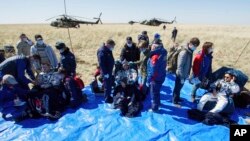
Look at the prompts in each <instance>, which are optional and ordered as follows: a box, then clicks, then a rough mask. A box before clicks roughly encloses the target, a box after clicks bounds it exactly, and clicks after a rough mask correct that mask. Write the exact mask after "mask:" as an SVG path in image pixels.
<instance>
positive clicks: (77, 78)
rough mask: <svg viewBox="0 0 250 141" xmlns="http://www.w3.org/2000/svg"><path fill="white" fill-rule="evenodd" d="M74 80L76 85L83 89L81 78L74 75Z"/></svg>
mask: <svg viewBox="0 0 250 141" xmlns="http://www.w3.org/2000/svg"><path fill="white" fill-rule="evenodd" d="M74 80H75V82H76V85H77V87H79V88H80V89H83V88H84V87H85V85H84V82H83V81H82V79H81V78H80V77H79V76H77V75H76V76H75V77H74Z"/></svg>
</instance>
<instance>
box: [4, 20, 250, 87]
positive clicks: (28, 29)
mask: <svg viewBox="0 0 250 141" xmlns="http://www.w3.org/2000/svg"><path fill="white" fill-rule="evenodd" d="M162 26H163V25H161V26H156V27H152V26H145V25H139V24H135V25H129V24H103V25H81V27H80V28H79V29H70V34H71V38H72V48H73V51H74V54H75V55H76V58H77V72H78V73H79V74H80V75H81V76H82V79H83V80H84V81H85V83H86V84H88V83H89V82H90V81H91V80H92V79H93V72H94V71H95V69H96V65H97V57H96V52H97V49H98V48H99V47H100V46H101V45H102V43H103V42H105V41H106V40H107V39H108V38H112V39H114V40H115V42H116V47H115V50H114V56H115V59H118V58H119V55H120V52H121V49H122V47H123V45H124V43H125V39H126V37H127V36H132V38H133V40H134V41H135V42H137V36H138V34H140V33H141V31H143V30H146V31H148V35H149V38H150V40H152V38H153V35H154V34H155V33H159V34H160V35H161V38H162V40H163V43H164V46H165V48H166V49H167V50H168V49H169V48H170V47H171V46H172V44H173V43H172V41H171V32H172V29H173V27H174V26H176V27H177V29H178V36H177V42H178V43H180V44H183V43H186V42H187V41H188V40H189V39H190V38H192V37H198V38H199V39H200V41H201V45H200V46H199V49H198V50H200V49H201V46H202V44H203V43H204V42H206V41H210V42H213V43H214V54H213V56H214V59H213V70H216V69H218V68H220V67H221V66H228V67H234V68H237V69H239V70H241V71H243V72H244V73H245V74H247V75H248V76H250V62H249V61H250V44H248V45H247V43H248V42H249V41H250V26H240V25H237V26H235V25H234V26H229V25H227V26H224V25H184V24H173V25H166V27H167V28H166V30H163V29H162ZM21 33H25V34H26V35H27V36H28V37H29V38H30V39H32V40H33V41H34V35H35V34H41V35H42V36H43V38H44V41H45V42H46V43H48V44H49V45H51V46H52V47H53V49H54V50H55V47H54V45H55V43H56V41H59V40H60V41H64V42H65V43H66V44H67V45H68V46H70V41H69V37H68V30H67V29H65V28H55V27H51V26H49V25H48V24H23V25H17V24H16V25H0V48H3V46H4V45H6V44H11V45H13V46H16V43H17V41H18V40H19V35H20V34H21ZM246 46H247V47H246ZM244 47H246V49H245V50H244V51H243V53H242V54H241V52H242V50H243V48H244ZM71 50H72V49H71ZM55 52H56V54H57V56H58V55H59V54H58V51H57V50H55ZM240 54H241V56H240V58H239V60H238V61H237V62H236V60H237V58H238V57H239V55H240ZM58 57H59V56H58ZM246 88H248V89H250V83H249V82H248V83H247V85H246Z"/></svg>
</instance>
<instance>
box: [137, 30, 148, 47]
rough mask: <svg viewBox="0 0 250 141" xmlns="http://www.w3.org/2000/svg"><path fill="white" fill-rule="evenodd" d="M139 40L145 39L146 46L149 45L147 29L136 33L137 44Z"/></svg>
mask: <svg viewBox="0 0 250 141" xmlns="http://www.w3.org/2000/svg"><path fill="white" fill-rule="evenodd" d="M141 41H146V42H147V46H148V45H149V38H148V32H147V31H142V33H141V34H139V35H138V44H139V43H140V42H141Z"/></svg>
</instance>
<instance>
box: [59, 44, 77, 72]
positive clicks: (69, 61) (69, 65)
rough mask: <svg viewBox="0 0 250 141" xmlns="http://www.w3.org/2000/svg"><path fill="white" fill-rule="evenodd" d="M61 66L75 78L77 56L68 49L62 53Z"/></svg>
mask: <svg viewBox="0 0 250 141" xmlns="http://www.w3.org/2000/svg"><path fill="white" fill-rule="evenodd" d="M60 66H61V67H62V68H64V69H65V70H66V72H67V75H68V76H74V75H75V74H76V59H75V55H74V54H73V53H72V52H70V50H69V48H67V49H66V50H65V51H64V52H62V53H61V58H60Z"/></svg>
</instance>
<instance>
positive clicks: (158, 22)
mask: <svg viewBox="0 0 250 141" xmlns="http://www.w3.org/2000/svg"><path fill="white" fill-rule="evenodd" d="M174 22H176V17H175V18H174V20H172V21H171V22H169V21H165V20H162V19H157V18H152V19H150V20H144V21H141V22H136V21H129V22H128V23H129V24H131V25H133V24H134V23H140V24H142V25H149V26H159V25H161V24H173V23H174Z"/></svg>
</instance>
